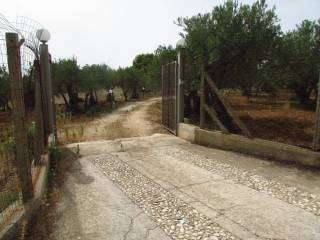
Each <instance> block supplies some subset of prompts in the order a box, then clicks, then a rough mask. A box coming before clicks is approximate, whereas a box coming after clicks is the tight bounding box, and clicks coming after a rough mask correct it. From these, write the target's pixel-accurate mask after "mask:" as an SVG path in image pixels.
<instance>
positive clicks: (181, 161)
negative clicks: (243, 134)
mask: <svg viewBox="0 0 320 240" xmlns="http://www.w3.org/2000/svg"><path fill="white" fill-rule="evenodd" d="M156 101H158V100H156V99H153V100H149V101H147V102H144V103H135V104H133V105H129V106H125V107H124V108H122V109H120V110H119V111H118V114H115V116H112V117H111V118H112V121H111V120H110V119H102V120H101V119H100V120H97V122H96V124H95V125H97V126H99V127H98V129H102V128H103V127H105V126H104V124H103V123H108V126H109V128H110V126H112V127H111V128H112V130H113V131H112V132H117V134H118V135H113V133H110V135H109V139H115V138H117V137H121V139H115V140H102V139H100V140H99V141H91V142H90V141H87V142H82V143H75V144H70V145H68V146H66V150H65V152H64V156H65V157H64V159H63V160H61V161H60V162H59V163H58V168H57V170H58V171H57V172H56V174H57V177H56V179H57V180H56V182H55V183H54V184H55V186H54V187H53V191H52V193H51V197H50V198H49V202H48V208H47V210H46V211H45V212H46V214H45V215H44V217H43V219H42V220H41V219H40V220H38V224H37V225H38V226H39V225H40V226H43V225H47V227H46V228H43V227H42V228H41V227H40V228H36V229H35V233H34V235H33V239H52V240H53V239H57V240H60V239H88V240H91V239H92V240H93V239H98V240H100V239H101V240H102V239H110V240H118V239H119V240H129V239H130V240H139V239H154V240H157V239H159V240H162V239H163V240H166V239H187V240H189V239H192V240H193V239H212V240H216V239H246V240H247V239H263V240H265V239H297V240H298V239H315V240H316V239H320V185H319V182H320V174H319V172H318V171H311V170H306V169H299V168H297V167H296V166H294V165H291V166H288V165H279V164H277V163H274V162H270V161H265V160H261V159H257V158H254V157H249V156H245V155H240V154H236V153H231V152H226V151H221V150H216V149H210V148H205V147H201V146H197V145H193V144H191V143H188V142H186V141H184V140H181V139H179V138H176V137H174V136H171V135H164V134H155V135H152V134H154V133H155V132H157V131H159V130H160V129H161V127H160V126H159V124H158V125H157V121H154V120H151V118H152V114H151V115H150V108H149V107H150V106H152V105H153V104H156ZM151 112H152V111H151ZM158 117H159V116H158ZM102 122H103V123H102ZM91 127H92V126H88V128H91ZM122 130H123V131H122ZM101 131H102V130H101ZM161 131H163V130H161ZM96 132H97V133H99V131H96ZM104 134H108V133H104ZM147 135H152V136H147ZM137 136H138V137H137ZM123 137H126V138H123ZM128 137H130V138H128ZM132 137H135V138H132ZM45 219H47V220H48V219H49V220H50V221H49V222H48V221H46V223H47V224H43V222H44V221H45Z"/></svg>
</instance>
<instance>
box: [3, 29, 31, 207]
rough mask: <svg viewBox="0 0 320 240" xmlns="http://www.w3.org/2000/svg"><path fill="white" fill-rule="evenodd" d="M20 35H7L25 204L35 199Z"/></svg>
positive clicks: (16, 140)
mask: <svg viewBox="0 0 320 240" xmlns="http://www.w3.org/2000/svg"><path fill="white" fill-rule="evenodd" d="M22 44H23V40H20V41H19V37H18V34H16V33H6V45H7V54H8V67H9V76H10V89H11V102H12V110H13V124H14V137H15V145H16V154H17V155H16V160H17V170H18V171H17V172H18V176H19V180H20V184H21V190H22V198H23V202H24V203H26V202H28V201H29V200H30V199H31V198H32V197H33V186H32V176H31V160H30V155H29V149H28V135H27V128H26V113H25V105H24V99H23V94H24V93H23V81H22V72H21V55H20V46H21V45H22Z"/></svg>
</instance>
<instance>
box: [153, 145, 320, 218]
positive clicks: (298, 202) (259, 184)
mask: <svg viewBox="0 0 320 240" xmlns="http://www.w3.org/2000/svg"><path fill="white" fill-rule="evenodd" d="M160 151H161V153H159V152H160ZM155 154H159V156H160V155H161V156H163V154H166V155H169V156H171V157H174V158H176V159H180V160H183V161H187V162H189V163H192V164H194V165H196V166H198V167H201V168H204V169H206V170H208V171H211V172H213V173H215V174H218V175H220V176H222V177H224V178H225V179H228V180H232V181H234V182H237V183H239V184H242V185H244V186H247V187H250V188H252V189H254V190H256V191H259V192H263V193H266V194H268V195H270V196H272V197H275V198H277V199H279V200H282V201H285V202H287V203H289V204H292V205H294V206H297V207H299V208H302V209H304V210H307V211H309V212H311V213H313V214H315V215H316V216H320V197H319V196H316V195H314V194H312V193H308V192H304V191H302V190H300V189H298V188H296V187H294V186H286V185H284V184H282V183H279V182H276V181H274V180H271V179H267V178H265V177H263V176H259V175H256V174H254V173H252V172H249V171H246V170H244V169H240V168H238V167H234V166H231V165H229V164H226V163H222V162H221V161H219V160H216V159H210V158H205V157H203V156H200V155H198V154H196V153H193V152H192V153H191V152H189V151H187V150H184V149H180V150H177V149H173V148H157V149H156V150H155Z"/></svg>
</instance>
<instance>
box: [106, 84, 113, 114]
mask: <svg viewBox="0 0 320 240" xmlns="http://www.w3.org/2000/svg"><path fill="white" fill-rule="evenodd" d="M107 102H108V105H109V106H110V109H112V108H113V102H114V95H113V88H112V87H111V88H110V89H109V91H108V94H107Z"/></svg>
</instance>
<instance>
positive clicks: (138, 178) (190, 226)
mask: <svg viewBox="0 0 320 240" xmlns="http://www.w3.org/2000/svg"><path fill="white" fill-rule="evenodd" d="M92 161H93V163H94V164H95V165H96V166H98V167H99V168H100V169H101V170H102V171H103V173H104V174H105V175H106V176H107V177H108V178H109V179H111V180H112V181H113V182H114V183H115V184H116V185H117V186H118V187H119V188H120V189H121V190H122V191H123V192H124V193H125V194H126V195H127V196H128V197H129V198H130V199H131V200H132V201H133V202H134V203H135V204H137V205H138V206H139V207H140V208H141V209H143V211H145V213H146V214H148V215H149V216H150V217H151V218H152V219H153V220H154V221H155V222H156V223H157V225H158V226H160V227H161V228H162V229H163V230H164V232H165V233H167V234H168V235H169V236H170V237H171V238H172V239H185V240H189V239H190V240H200V239H203V240H216V239H223V240H224V239H237V238H236V237H235V236H233V235H232V234H231V233H229V232H228V231H226V230H225V229H223V228H221V227H220V226H219V225H218V224H217V223H215V222H214V221H213V220H212V219H210V218H208V217H206V216H205V215H203V214H201V213H199V212H198V211H197V210H196V209H194V208H193V207H191V206H189V205H188V204H186V203H185V202H184V201H182V200H181V199H179V198H177V197H176V196H175V195H173V194H172V193H170V192H168V191H166V190H165V189H163V188H162V187H161V186H160V185H158V184H157V183H155V182H154V181H152V180H151V179H149V178H147V177H146V176H144V175H142V174H141V173H140V172H138V171H137V170H135V169H134V168H132V167H130V166H129V165H128V164H126V163H125V162H123V161H121V160H120V159H118V158H116V157H114V156H110V155H98V156H94V158H93V159H92Z"/></svg>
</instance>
